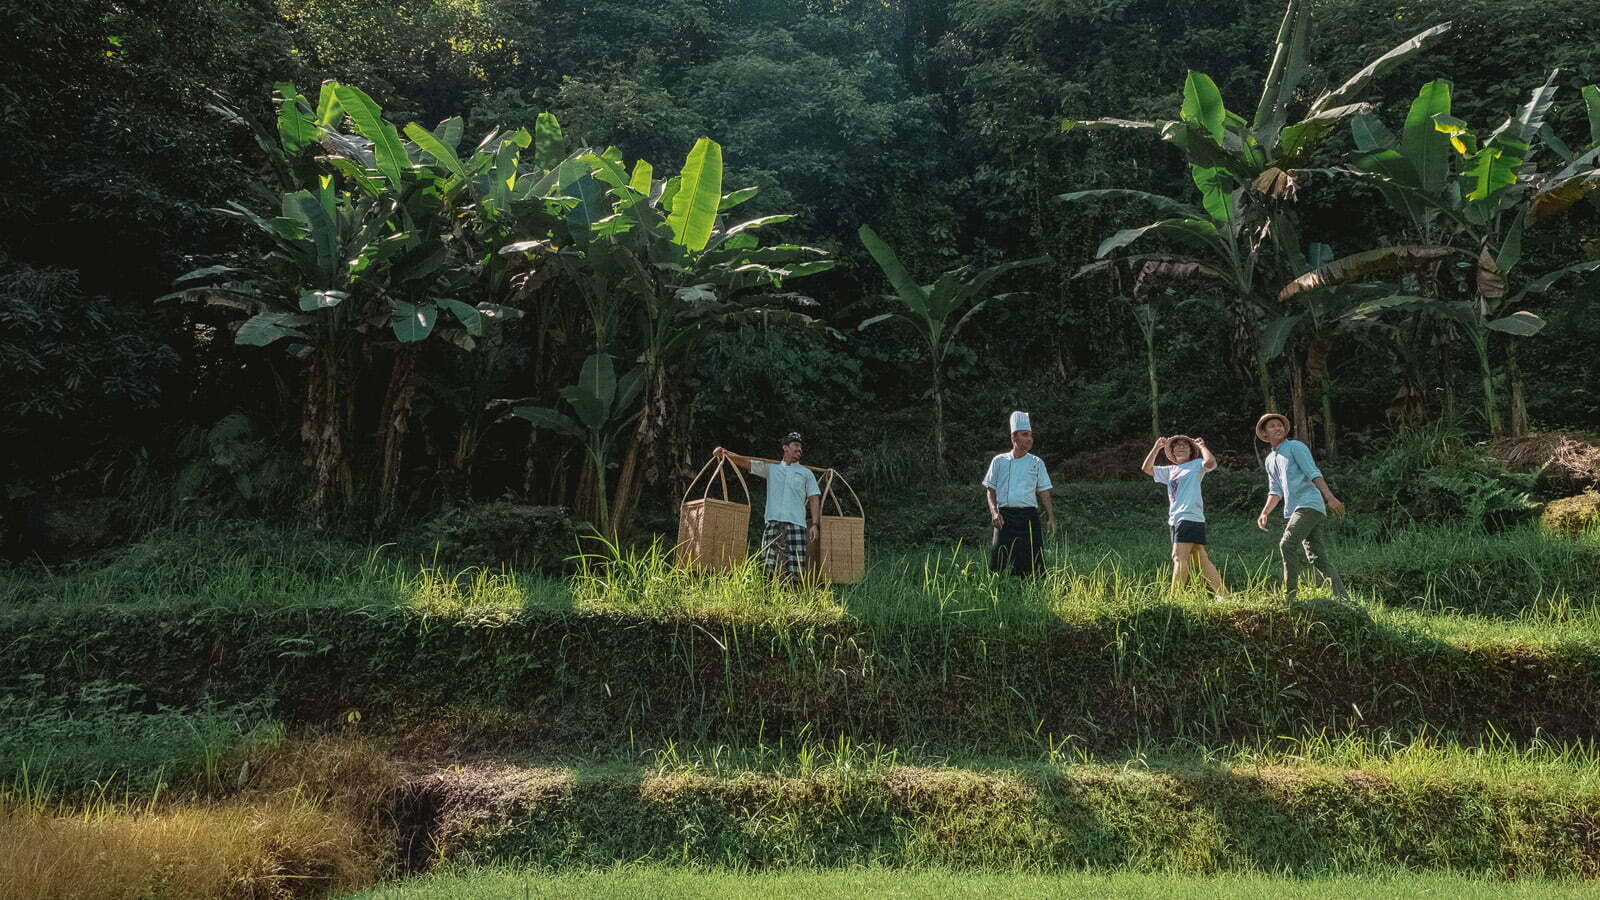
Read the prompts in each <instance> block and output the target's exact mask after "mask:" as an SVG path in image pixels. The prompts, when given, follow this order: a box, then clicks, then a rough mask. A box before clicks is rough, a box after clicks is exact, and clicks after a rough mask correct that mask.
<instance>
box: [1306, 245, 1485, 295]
mask: <svg viewBox="0 0 1600 900" xmlns="http://www.w3.org/2000/svg"><path fill="white" fill-rule="evenodd" d="M1457 252H1459V251H1457V250H1456V249H1455V248H1453V247H1435V246H1399V247H1379V248H1378V249H1376V250H1367V251H1365V252H1362V253H1353V254H1351V255H1349V256H1345V257H1341V258H1339V259H1336V260H1334V261H1333V262H1331V263H1328V264H1327V265H1325V266H1318V267H1317V268H1315V269H1312V270H1311V271H1309V272H1307V273H1305V274H1304V275H1301V276H1300V277H1299V278H1296V279H1295V280H1293V281H1291V282H1289V283H1288V284H1287V285H1285V286H1284V288H1283V290H1281V291H1279V292H1278V299H1279V300H1287V299H1289V298H1290V297H1293V296H1294V295H1295V294H1298V293H1300V292H1301V291H1309V290H1313V289H1315V288H1319V287H1324V286H1327V285H1333V284H1342V283H1344V282H1348V281H1353V280H1355V279H1357V278H1361V277H1363V276H1366V275H1371V274H1372V273H1374V272H1387V271H1390V270H1393V269H1400V268H1411V267H1415V266H1418V265H1421V264H1424V263H1429V262H1433V261H1436V260H1440V259H1443V258H1444V257H1446V256H1449V255H1450V254H1452V253H1457Z"/></svg>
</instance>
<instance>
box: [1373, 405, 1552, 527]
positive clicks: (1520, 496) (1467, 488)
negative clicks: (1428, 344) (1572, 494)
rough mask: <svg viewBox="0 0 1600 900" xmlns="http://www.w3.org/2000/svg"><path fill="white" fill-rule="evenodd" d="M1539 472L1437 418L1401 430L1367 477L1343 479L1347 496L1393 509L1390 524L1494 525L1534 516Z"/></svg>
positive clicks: (1374, 462) (1380, 452) (1387, 445)
mask: <svg viewBox="0 0 1600 900" xmlns="http://www.w3.org/2000/svg"><path fill="white" fill-rule="evenodd" d="M1537 478H1538V474H1537V473H1532V472H1530V473H1525V474H1519V473H1515V472H1511V471H1508V470H1507V469H1506V468H1505V467H1504V466H1503V465H1502V464H1501V463H1500V462H1499V461H1498V460H1496V459H1494V458H1493V457H1491V456H1489V455H1488V454H1487V453H1485V452H1484V450H1483V448H1482V447H1481V446H1479V445H1476V444H1473V443H1471V442H1470V441H1469V440H1468V439H1467V437H1466V435H1465V434H1464V433H1462V432H1461V431H1460V430H1459V429H1457V428H1455V427H1454V426H1452V425H1449V424H1445V423H1434V424H1429V425H1424V426H1419V427H1415V428H1406V429H1402V430H1401V431H1400V432H1398V433H1397V434H1396V435H1395V436H1394V437H1393V438H1392V439H1391V440H1390V441H1389V442H1388V443H1387V444H1386V445H1385V446H1384V447H1383V448H1382V449H1380V450H1379V451H1378V452H1377V453H1376V454H1374V456H1373V457H1372V458H1371V460H1369V463H1368V465H1367V466H1366V477H1365V478H1358V479H1356V480H1353V481H1352V482H1350V483H1347V484H1345V485H1344V487H1345V488H1346V493H1347V494H1349V496H1346V497H1345V498H1344V499H1345V500H1346V502H1350V501H1352V500H1354V501H1355V502H1356V503H1357V505H1358V506H1359V507H1361V508H1365V509H1374V510H1380V509H1381V510H1391V512H1390V519H1391V523H1390V524H1401V523H1405V522H1445V521H1457V522H1460V521H1463V520H1464V521H1465V522H1466V523H1467V524H1469V525H1472V526H1480V527H1487V528H1491V529H1494V528H1503V527H1506V526H1508V525H1511V524H1515V523H1517V522H1520V521H1525V520H1527V519H1530V518H1532V517H1533V515H1534V510H1536V509H1537V504H1536V503H1534V502H1533V500H1532V499H1531V497H1530V492H1531V491H1532V490H1533V487H1534V482H1535V481H1536V479H1537ZM1351 488H1354V490H1353V491H1352V490H1350V489H1351Z"/></svg>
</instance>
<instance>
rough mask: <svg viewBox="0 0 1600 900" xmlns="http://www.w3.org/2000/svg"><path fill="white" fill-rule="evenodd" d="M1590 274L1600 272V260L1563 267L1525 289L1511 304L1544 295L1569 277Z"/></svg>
mask: <svg viewBox="0 0 1600 900" xmlns="http://www.w3.org/2000/svg"><path fill="white" fill-rule="evenodd" d="M1589 272H1600V260H1585V261H1583V262H1581V263H1573V264H1572V265H1570V266H1562V267H1561V268H1559V269H1557V270H1555V271H1554V272H1550V273H1549V274H1547V275H1544V276H1543V277H1541V278H1538V279H1536V280H1535V281H1533V282H1532V283H1530V284H1529V285H1528V286H1527V287H1525V288H1523V289H1522V290H1521V291H1519V292H1518V293H1517V296H1516V297H1514V298H1512V300H1511V304H1512V305H1515V304H1516V303H1518V302H1520V301H1521V300H1522V299H1523V298H1524V297H1527V296H1528V295H1529V294H1542V293H1544V292H1545V291H1548V290H1550V288H1552V287H1554V286H1555V284H1556V282H1558V281H1560V280H1561V279H1563V278H1566V277H1567V276H1568V275H1581V274H1587V273H1589Z"/></svg>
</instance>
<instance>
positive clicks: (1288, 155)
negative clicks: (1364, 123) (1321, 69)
mask: <svg viewBox="0 0 1600 900" xmlns="http://www.w3.org/2000/svg"><path fill="white" fill-rule="evenodd" d="M1373 109H1376V107H1374V106H1373V105H1372V104H1370V103H1351V104H1349V105H1348V106H1338V107H1334V108H1333V109H1330V110H1328V111H1326V112H1323V113H1319V114H1317V115H1314V116H1307V117H1306V118H1304V119H1301V120H1300V121H1299V122H1296V123H1295V124H1293V125H1290V126H1289V127H1288V128H1285V129H1283V130H1282V132H1281V133H1280V139H1279V141H1278V151H1277V153H1276V154H1275V157H1276V158H1277V159H1278V160H1279V161H1280V163H1281V164H1283V165H1288V164H1289V163H1291V162H1294V161H1297V160H1300V159H1302V158H1304V157H1306V156H1308V155H1310V153H1311V151H1313V150H1315V149H1316V148H1317V146H1318V145H1320V144H1321V143H1322V141H1323V139H1325V138H1326V137H1327V136H1328V135H1329V134H1330V133H1331V132H1332V131H1333V128H1334V126H1335V125H1337V124H1338V123H1339V121H1340V120H1341V119H1345V118H1348V117H1350V116H1357V115H1360V114H1362V113H1367V112H1371V111H1372V110H1373Z"/></svg>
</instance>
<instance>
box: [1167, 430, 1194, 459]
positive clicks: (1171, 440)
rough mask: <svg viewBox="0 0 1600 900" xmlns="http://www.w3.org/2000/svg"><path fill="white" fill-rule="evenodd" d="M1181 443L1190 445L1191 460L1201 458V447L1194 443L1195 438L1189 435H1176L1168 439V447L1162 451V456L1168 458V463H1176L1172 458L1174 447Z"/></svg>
mask: <svg viewBox="0 0 1600 900" xmlns="http://www.w3.org/2000/svg"><path fill="white" fill-rule="evenodd" d="M1179 441H1185V442H1187V443H1188V444H1189V458H1190V459H1199V458H1200V445H1199V444H1196V443H1195V442H1194V438H1192V437H1189V436H1188V435H1187V434H1175V435H1173V436H1172V437H1169V438H1167V446H1166V447H1165V448H1163V449H1162V451H1161V453H1162V455H1163V456H1165V457H1166V458H1167V461H1168V462H1175V460H1173V458H1172V445H1173V444H1176V443H1177V442H1179Z"/></svg>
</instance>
